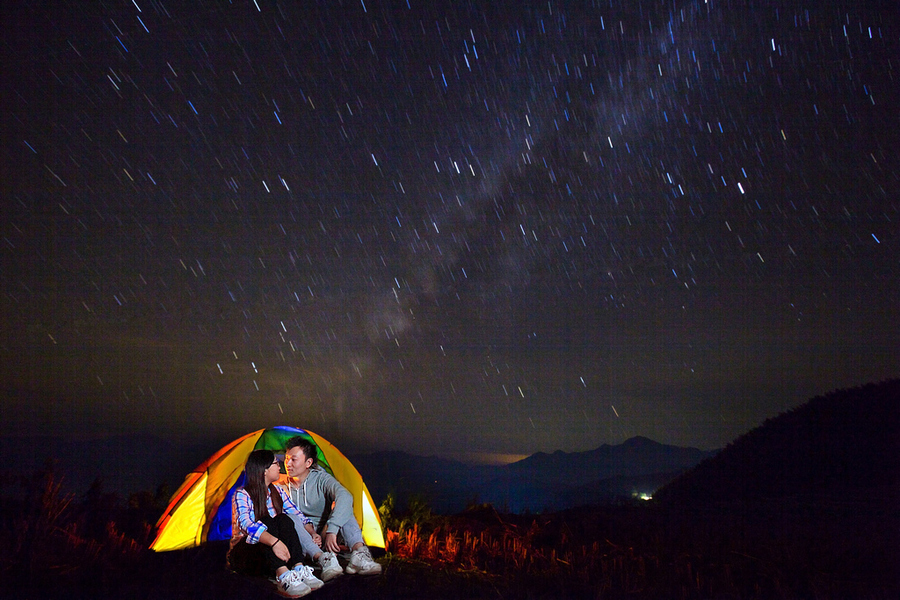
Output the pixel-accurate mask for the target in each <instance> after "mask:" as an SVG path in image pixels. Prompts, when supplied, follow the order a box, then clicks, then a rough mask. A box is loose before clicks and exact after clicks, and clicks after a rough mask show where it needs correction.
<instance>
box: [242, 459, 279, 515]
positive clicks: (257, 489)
mask: <svg viewBox="0 0 900 600" xmlns="http://www.w3.org/2000/svg"><path fill="white" fill-rule="evenodd" d="M274 461H275V453H274V452H272V451H271V450H254V451H253V452H251V453H250V456H248V457H247V466H245V467H244V473H245V474H246V475H247V481H246V482H245V483H244V489H245V490H247V493H248V494H250V499H251V500H252V501H253V514H254V515H255V516H256V520H257V521H259V520H261V519H262V517H264V516H268V514H269V510H268V508H267V507H266V493H267V492H268V493H269V494H271V495H272V504H273V505H274V506H275V514H276V515H280V514H281V511H282V509H283V508H284V506H283V505H284V502H283V501H282V500H281V494H279V493H278V490H277V489H275V484H273V483H270V484H269V487H268V490H267V489H266V469H268V468H269V467H270V466H272V463H273V462H274Z"/></svg>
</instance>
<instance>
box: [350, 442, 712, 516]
mask: <svg viewBox="0 0 900 600" xmlns="http://www.w3.org/2000/svg"><path fill="white" fill-rule="evenodd" d="M714 454H715V452H706V451H703V450H698V449H696V448H682V447H678V446H668V445H665V444H660V443H658V442H654V441H653V440H650V439H647V438H644V437H635V438H631V439H629V440H626V441H625V442H623V443H622V444H619V445H609V444H604V445H602V446H599V447H598V448H596V449H594V450H589V451H585V452H574V453H567V452H562V451H557V452H554V453H552V454H546V453H543V452H539V453H536V454H533V455H531V456H529V457H527V458H525V459H522V460H520V461H517V462H514V463H511V464H509V465H504V466H472V465H467V464H464V463H461V462H458V461H453V460H446V459H441V458H435V457H421V456H414V455H411V454H406V453H404V452H381V453H374V454H365V455H359V456H352V457H350V459H351V461H352V462H353V464H354V465H355V466H356V468H357V469H358V470H359V472H360V474H362V476H363V479H364V480H365V482H366V485H367V487H368V488H369V491H370V493H371V494H372V495H373V497H374V498H375V501H376V502H380V500H381V499H383V498H384V497H385V496H386V495H387V494H388V493H389V492H390V493H393V494H394V495H395V497H396V499H397V502H398V504H399V505H400V506H403V505H404V504H405V502H406V501H407V500H408V499H409V497H411V496H413V495H416V494H418V495H421V496H424V498H425V499H426V500H427V501H428V502H429V504H430V505H431V506H432V507H433V509H434V510H436V511H437V512H444V513H446V512H457V511H460V510H463V509H464V508H465V507H466V505H467V504H469V503H471V502H479V503H480V502H489V503H491V504H493V505H494V506H495V507H497V508H498V509H503V510H508V511H511V512H523V511H526V510H527V511H542V510H560V509H564V508H572V507H575V506H583V505H589V504H609V503H611V502H614V501H616V500H617V499H621V498H623V497H632V496H639V495H640V494H652V493H653V491H654V490H656V489H657V488H659V487H660V486H662V485H663V484H664V483H666V482H668V481H670V480H671V479H673V478H674V477H676V476H677V475H678V474H680V473H682V472H683V471H685V470H686V469H689V468H691V467H693V466H695V465H697V464H698V463H699V462H701V461H702V460H704V459H706V458H708V457H710V456H712V455H714Z"/></svg>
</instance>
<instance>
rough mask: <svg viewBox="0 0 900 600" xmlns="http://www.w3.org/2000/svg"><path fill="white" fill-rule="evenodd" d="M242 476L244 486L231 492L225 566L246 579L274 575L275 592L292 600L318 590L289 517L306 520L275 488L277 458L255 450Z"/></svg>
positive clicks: (287, 498)
mask: <svg viewBox="0 0 900 600" xmlns="http://www.w3.org/2000/svg"><path fill="white" fill-rule="evenodd" d="M244 474H245V476H246V481H245V483H244V487H241V488H238V489H237V490H236V491H235V493H234V498H233V500H232V504H231V515H232V525H231V532H232V535H231V547H230V548H229V550H228V564H229V566H230V567H231V568H232V569H234V570H235V571H238V572H239V573H245V574H247V575H265V576H268V577H271V575H272V573H273V572H274V574H275V580H276V582H277V584H278V587H279V591H280V592H281V593H282V594H284V595H286V596H289V597H293V598H296V597H299V596H304V595H306V594H308V593H309V592H310V591H312V590H314V589H318V588H320V587H322V581H320V580H319V579H317V578H316V577H315V576H314V575H313V573H312V569H311V568H310V567H308V566H306V565H304V564H302V563H301V562H300V559H301V557H302V556H303V547H302V546H301V544H300V539H299V538H298V537H297V531H296V530H295V529H294V522H293V521H292V520H291V518H290V517H289V516H288V515H298V516H299V517H300V518H301V519H302V520H304V521H309V519H307V518H306V517H305V516H304V515H303V513H301V512H300V510H299V509H298V508H297V506H296V505H295V504H294V503H293V502H292V501H291V499H290V497H288V496H287V494H286V493H285V492H284V491H282V489H281V488H280V487H278V486H276V485H274V483H275V482H276V481H278V477H279V475H280V469H279V468H278V460H277V459H276V458H275V454H274V453H273V452H272V451H271V450H254V451H253V452H251V453H250V456H248V457H247V465H246V467H245V468H244Z"/></svg>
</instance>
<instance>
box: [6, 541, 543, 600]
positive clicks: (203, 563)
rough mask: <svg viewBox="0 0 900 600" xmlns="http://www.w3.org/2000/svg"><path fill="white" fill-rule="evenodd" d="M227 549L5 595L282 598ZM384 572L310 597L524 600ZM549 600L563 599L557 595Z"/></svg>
mask: <svg viewBox="0 0 900 600" xmlns="http://www.w3.org/2000/svg"><path fill="white" fill-rule="evenodd" d="M224 561H225V547H224V546H223V545H222V544H220V543H214V544H209V545H207V546H204V547H202V548H199V549H192V550H186V551H180V552H166V553H162V554H156V553H153V552H150V551H148V552H147V553H146V554H143V555H141V556H140V557H139V559H138V560H137V561H134V564H132V565H131V566H129V567H128V568H125V569H116V570H106V571H91V572H87V571H81V572H69V573H53V572H52V571H48V572H47V573H46V574H44V575H43V576H40V575H39V576H36V577H33V578H31V579H30V580H25V579H23V578H20V577H13V576H10V574H9V573H7V575H8V577H7V578H6V581H3V582H2V584H3V585H2V589H0V597H2V598H16V599H20V600H28V599H34V600H39V599H40V600H44V599H56V598H59V599H67V600H81V599H85V600H87V599H92V600H93V599H98V598H122V599H124V598H128V599H133V600H139V599H148V600H149V599H160V600H162V599H172V598H191V599H205V598H210V599H212V598H216V599H225V598H229V599H230V598H241V599H245V600H256V599H260V600H271V599H274V598H280V597H281V596H279V595H278V594H277V593H276V591H275V586H274V585H273V584H272V583H271V582H270V581H268V580H266V579H263V578H252V577H244V576H241V575H237V574H234V573H230V572H228V571H226V570H225V568H224ZM378 561H379V562H380V563H381V564H382V565H383V567H384V571H383V573H382V575H380V576H365V577H364V576H350V575H343V576H341V577H339V578H337V579H335V580H333V581H331V582H329V583H328V584H326V585H325V587H323V588H322V589H320V590H317V591H315V592H312V593H311V594H310V595H309V596H307V597H309V598H316V599H318V600H325V599H337V598H359V599H367V600H368V599H371V600H378V599H382V598H383V599H388V598H430V599H440V598H518V597H522V596H521V595H520V594H519V593H518V592H515V593H514V592H512V590H510V589H509V586H508V585H507V584H504V583H503V582H502V581H500V580H499V579H497V578H495V577H491V576H489V575H487V574H483V573H480V574H479V573H475V572H471V573H465V572H457V571H455V570H450V569H446V568H441V567H435V566H431V565H428V564H427V563H425V562H422V561H416V560H407V559H400V558H391V557H387V556H381V557H380V558H379V559H378ZM545 597H556V596H555V595H550V596H545Z"/></svg>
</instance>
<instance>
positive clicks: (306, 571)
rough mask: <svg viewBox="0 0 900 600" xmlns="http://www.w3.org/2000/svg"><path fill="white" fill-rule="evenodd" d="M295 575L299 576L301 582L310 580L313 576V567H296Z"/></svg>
mask: <svg viewBox="0 0 900 600" xmlns="http://www.w3.org/2000/svg"><path fill="white" fill-rule="evenodd" d="M294 573H296V574H297V576H298V577H299V578H300V581H303V580H304V579H309V578H310V577H312V576H313V570H312V567H310V566H309V565H297V566H296V567H294Z"/></svg>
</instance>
